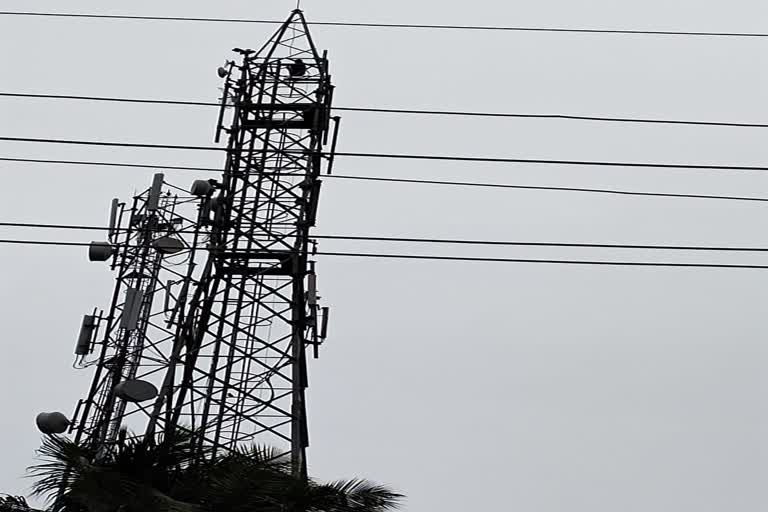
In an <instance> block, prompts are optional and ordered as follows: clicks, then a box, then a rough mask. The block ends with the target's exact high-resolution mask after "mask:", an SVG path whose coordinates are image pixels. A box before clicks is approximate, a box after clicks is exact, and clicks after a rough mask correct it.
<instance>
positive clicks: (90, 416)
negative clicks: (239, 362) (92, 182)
mask: <svg viewBox="0 0 768 512" xmlns="http://www.w3.org/2000/svg"><path fill="white" fill-rule="evenodd" d="M200 203H201V200H200V199H199V198H197V197H192V196H188V195H185V196H179V195H178V194H172V193H171V192H170V190H169V189H168V188H167V187H166V186H165V183H164V178H163V175H162V174H157V175H155V177H154V180H153V183H152V186H151V187H149V188H148V189H146V190H145V191H144V192H142V193H140V194H138V195H136V196H135V197H134V198H133V202H132V204H130V205H126V204H125V203H121V202H119V201H118V200H117V199H115V200H114V201H113V206H112V214H111V222H110V223H111V226H110V237H109V242H104V243H94V244H92V246H91V248H90V249H89V251H90V256H91V259H92V260H94V261H109V260H111V262H112V263H111V266H112V269H113V270H114V271H115V272H116V273H117V277H116V282H115V287H114V292H113V296H112V303H111V306H110V309H109V311H108V313H107V314H106V315H104V314H103V313H97V312H94V314H92V315H86V316H85V318H84V321H83V327H82V330H81V334H80V339H79V340H78V346H77V354H78V360H77V361H76V366H79V367H81V368H87V367H91V366H95V372H94V377H93V381H92V384H91V387H90V390H89V392H88V396H87V397H86V398H85V399H84V400H81V401H80V402H79V403H78V407H77V409H76V411H75V414H74V416H73V418H72V423H71V428H70V431H75V432H76V440H77V441H83V442H88V443H91V444H93V445H95V446H108V445H109V444H110V443H112V442H114V441H115V440H116V439H117V436H118V434H119V432H120V430H121V429H122V428H123V427H141V428H143V426H144V425H146V422H147V420H148V419H149V412H148V410H147V408H146V405H145V404H142V403H140V402H135V401H131V400H126V399H125V398H124V397H121V395H120V389H121V388H120V385H121V384H124V383H125V382H127V381H135V380H141V381H143V382H148V383H154V384H155V385H156V386H159V384H160V382H161V381H162V375H164V371H163V370H164V369H165V368H167V365H168V361H169V359H168V354H169V353H170V352H171V347H172V346H173V341H174V340H175V336H176V331H177V327H176V325H177V324H178V323H179V321H180V320H182V319H183V314H184V303H185V296H186V294H187V290H188V289H189V287H190V284H192V283H193V276H192V274H193V270H194V259H195V252H196V251H197V247H198V246H199V245H200V240H201V234H200V230H199V229H198V226H199V225H200V222H199V218H198V217H199V216H200V213H199V212H200V211H201V208H200V206H201V204H200ZM102 328H103V330H102ZM100 331H101V332H100ZM100 335H101V337H100ZM97 340H98V341H97Z"/></svg>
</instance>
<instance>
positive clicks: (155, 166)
mask: <svg viewBox="0 0 768 512" xmlns="http://www.w3.org/2000/svg"><path fill="white" fill-rule="evenodd" d="M0 161H5V162H18V163H40V164H55V165H83V166H91V167H120V168H135V169H152V170H159V169H162V170H173V171H199V172H222V170H221V169H218V168H215V167H188V166H180V165H165V164H159V163H158V164H138V163H122V162H94V161H86V160H50V159H41V158H10V157H0ZM323 179H333V180H355V181H370V182H379V183H406V184H413V185H440V186H453V187H481V188H498V189H513V190H541V191H553V192H583V193H593V194H607V195H620V196H640V197H667V198H680V199H717V200H726V201H751V202H768V198H766V197H749V196H730V195H708V194H682V193H681V194H676V193H671V192H637V191H631V190H616V189H606V188H584V187H556V186H547V185H512V184H506V183H481V182H467V181H446V180H421V179H409V178H384V177H377V176H351V175H342V174H333V175H330V176H324V177H323Z"/></svg>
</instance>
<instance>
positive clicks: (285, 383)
mask: <svg viewBox="0 0 768 512" xmlns="http://www.w3.org/2000/svg"><path fill="white" fill-rule="evenodd" d="M235 51H236V52H237V53H238V54H239V57H238V62H228V63H227V64H226V66H225V67H222V68H220V69H219V75H220V76H221V78H223V79H224V88H223V91H224V94H223V98H222V104H221V109H220V113H219V118H218V123H217V129H216V142H219V140H220V138H221V136H222V135H223V134H226V136H227V138H228V143H227V159H226V164H225V167H224V171H223V175H222V177H221V180H218V181H217V180H208V181H204V180H198V181H196V182H194V184H193V185H192V189H191V192H190V193H191V196H189V195H184V196H178V195H176V196H171V195H169V194H163V193H162V192H161V190H162V186H163V179H162V175H158V176H157V177H156V178H155V181H154V182H153V185H152V187H150V189H148V190H147V191H145V192H144V193H142V194H139V195H138V196H137V197H136V198H135V203H134V205H133V207H132V208H130V210H127V209H126V206H125V205H122V204H121V203H119V202H115V203H114V204H113V214H112V218H113V221H112V225H113V226H119V227H117V228H115V229H113V232H112V233H111V238H110V242H109V243H106V242H104V243H94V244H93V245H92V247H91V259H94V260H107V259H110V258H112V262H113V263H112V266H113V268H114V269H115V270H117V272H118V278H117V284H116V287H115V291H114V296H113V301H112V306H111V309H110V312H109V313H108V314H107V315H103V314H101V313H99V314H97V313H95V312H94V314H93V315H87V316H86V317H85V319H84V321H83V328H82V330H81V336H80V340H79V342H78V348H77V353H78V354H79V355H80V357H81V358H83V359H84V360H85V359H87V356H88V355H89V354H90V353H91V352H92V351H93V350H94V349H95V348H96V347H97V346H98V344H97V343H95V342H94V340H96V339H97V334H98V331H99V328H100V327H101V325H102V324H105V325H104V328H105V335H104V337H103V340H102V342H101V344H100V345H101V346H100V348H99V350H98V357H97V358H96V359H94V360H93V361H90V362H84V363H83V365H85V366H91V365H93V366H96V372H95V375H94V380H93V384H92V386H91V389H90V391H89V394H88V397H87V398H86V399H85V400H82V401H81V402H80V404H79V405H78V411H76V413H75V417H74V418H73V421H72V423H71V427H70V430H75V431H76V432H77V439H78V440H86V441H89V442H92V443H95V444H96V445H97V446H102V447H104V448H105V449H108V445H109V443H111V442H113V441H115V439H117V436H118V435H121V434H120V433H121V432H122V431H123V429H124V428H128V429H130V430H132V431H133V432H135V433H136V434H137V435H145V436H163V435H170V434H173V433H174V432H175V431H177V430H180V429H181V430H192V431H194V432H195V433H196V434H197V437H196V439H197V443H198V445H197V446H199V447H200V448H201V450H200V453H201V456H202V454H204V453H205V454H210V453H216V452H219V453H220V452H221V451H228V450H233V449H236V448H238V447H240V446H243V445H245V444H251V443H253V442H257V443H259V444H266V445H271V446H275V447H277V448H278V449H281V451H282V452H283V453H284V454H286V455H290V458H291V461H292V463H293V468H294V473H295V474H296V475H298V476H304V477H305V476H306V454H305V450H306V447H307V446H308V445H309V435H308V428H307V417H306V397H305V390H306V389H307V386H308V379H307V351H308V349H311V350H312V352H313V353H314V354H315V356H317V350H318V347H319V345H320V344H321V343H322V341H323V340H324V339H325V332H326V326H327V321H328V308H322V307H320V305H319V303H318V299H319V297H318V295H317V284H316V275H315V264H314V262H313V261H311V260H310V258H311V253H312V252H313V247H314V241H313V240H311V239H310V228H312V227H313V226H314V224H315V218H316V215H317V208H318V200H319V196H320V186H321V181H320V176H321V174H322V172H323V170H326V171H327V172H329V173H330V171H331V168H332V166H333V154H334V148H335V145H336V144H335V141H336V135H337V133H338V125H339V119H338V118H332V117H331V101H332V96H333V86H332V85H331V80H330V75H329V71H328V60H327V58H326V54H325V53H323V54H322V55H321V54H319V53H318V51H317V49H316V47H315V45H314V43H313V41H312V38H311V37H310V34H309V29H308V27H307V22H306V20H305V18H304V15H303V13H302V12H301V11H300V10H298V9H297V10H295V11H293V12H292V13H291V15H290V17H289V18H288V20H287V21H286V22H285V23H284V24H282V26H281V27H280V28H279V30H278V31H277V32H276V33H275V34H274V35H273V36H272V37H271V38H270V40H269V41H268V42H267V44H265V45H264V46H263V47H262V48H261V49H260V50H258V51H253V50H242V49H239V48H237V49H235ZM332 120H333V121H334V129H333V130H331V121H332ZM331 132H332V137H331ZM329 139H330V150H329V151H325V150H324V148H325V146H326V145H329ZM192 205H195V206H196V208H194V211H193V208H192ZM181 210H183V211H184V212H185V214H184V215H182V214H180V213H179V212H180V211H181ZM126 212H128V213H126ZM122 218H125V221H126V222H125V223H123V222H121V219H122ZM115 219H117V220H115ZM123 224H125V227H120V226H123ZM161 292H162V293H163V294H164V295H163V300H159V299H158V295H159V294H160V293H161ZM161 317H162V318H161ZM161 320H162V321H161ZM41 416H42V415H41ZM62 418H63V417H57V418H53V419H51V418H45V417H43V418H42V420H41V421H42V423H39V424H41V425H42V426H41V430H43V431H46V429H47V430H48V431H49V432H55V431H57V429H59V426H60V423H61V420H62ZM64 421H66V420H65V419H64Z"/></svg>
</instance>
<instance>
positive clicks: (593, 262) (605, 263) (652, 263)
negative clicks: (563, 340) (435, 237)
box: [0, 239, 768, 270]
mask: <svg viewBox="0 0 768 512" xmlns="http://www.w3.org/2000/svg"><path fill="white" fill-rule="evenodd" d="M0 244H13V245H47V246H62V247H87V246H89V245H90V243H88V242H65V241H52V240H18V239H0ZM316 255H318V256H344V257H352V258H386V259H406V260H433V261H462V262H486V263H546V264H556V265H584V266H590V265H597V266H613V267H677V268H713V269H714V268H719V269H759V270H766V269H768V265H748V264H738V263H676V262H657V261H604V260H560V259H535V258H486V257H468V256H439V255H427V254H384V253H359V252H317V253H316Z"/></svg>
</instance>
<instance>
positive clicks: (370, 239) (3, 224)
mask: <svg viewBox="0 0 768 512" xmlns="http://www.w3.org/2000/svg"><path fill="white" fill-rule="evenodd" d="M0 227H14V228H43V229H64V230H79V231H110V230H113V231H126V229H125V228H119V227H115V228H109V227H107V226H86V225H79V224H45V223H35V222H0ZM190 232H191V231H189V230H179V231H175V232H174V233H178V234H182V233H190ZM310 238H314V239H320V240H352V241H366V242H399V243H420V244H446V245H495V246H529V247H560V248H590V249H644V250H645V249H647V250H667V251H669V250H671V251H723V252H768V247H733V246H699V245H658V244H656V245H649V244H645V245H643V244H598V243H571V242H527V241H526V242H521V241H502V240H466V239H445V238H423V237H422V238H415V237H391V236H356V235H316V234H312V235H310Z"/></svg>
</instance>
